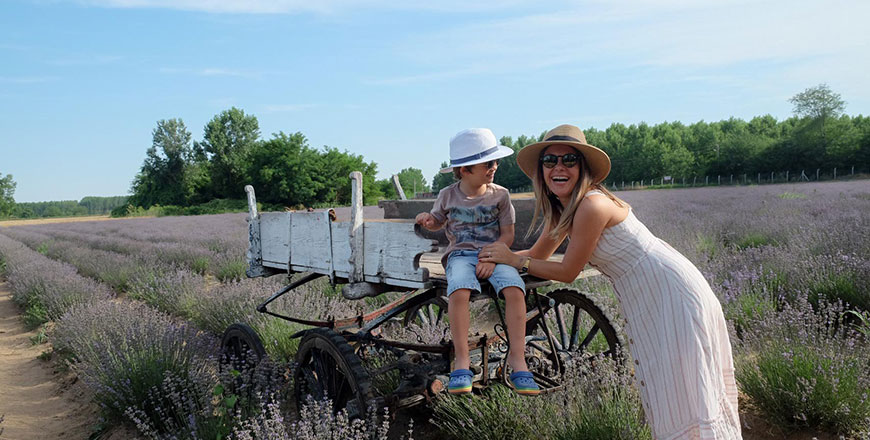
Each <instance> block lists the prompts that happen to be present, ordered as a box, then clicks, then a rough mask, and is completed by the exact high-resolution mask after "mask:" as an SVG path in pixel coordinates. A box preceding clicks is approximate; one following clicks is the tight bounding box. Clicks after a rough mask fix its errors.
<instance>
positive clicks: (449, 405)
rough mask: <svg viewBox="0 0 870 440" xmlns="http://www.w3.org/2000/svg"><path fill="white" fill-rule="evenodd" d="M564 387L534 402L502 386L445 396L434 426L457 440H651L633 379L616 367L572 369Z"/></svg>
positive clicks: (439, 402)
mask: <svg viewBox="0 0 870 440" xmlns="http://www.w3.org/2000/svg"><path fill="white" fill-rule="evenodd" d="M563 380H564V387H563V388H562V389H560V390H558V391H555V392H553V393H550V394H544V395H541V396H538V397H536V398H534V399H530V398H527V397H523V396H519V395H517V394H516V393H515V392H514V391H512V390H510V389H508V388H507V387H505V386H502V385H492V386H490V387H488V388H487V389H486V390H485V391H484V393H483V395H481V396H450V395H447V396H444V397H443V398H439V399H438V400H437V401H436V403H435V413H434V419H433V423H434V424H435V425H436V426H437V427H438V428H439V429H440V430H442V431H444V432H445V433H447V434H449V435H450V436H451V437H453V438H457V439H459V438H479V439H554V438H555V439H569V438H570V439H602V438H613V439H648V438H651V433H650V430H649V427H648V426H647V425H646V424H645V423H644V419H643V410H642V409H641V405H640V396H639V394H638V392H637V389H636V388H635V387H633V386H631V384H632V382H633V379H632V378H631V376H630V375H629V373H627V372H626V371H625V370H624V369H622V367H620V366H619V364H618V363H617V362H614V361H612V360H610V359H606V358H605V359H599V362H597V363H596V365H595V366H594V367H592V366H591V365H590V364H583V365H575V366H572V367H571V368H570V369H569V372H568V373H567V374H566V376H565V378H564V379H563Z"/></svg>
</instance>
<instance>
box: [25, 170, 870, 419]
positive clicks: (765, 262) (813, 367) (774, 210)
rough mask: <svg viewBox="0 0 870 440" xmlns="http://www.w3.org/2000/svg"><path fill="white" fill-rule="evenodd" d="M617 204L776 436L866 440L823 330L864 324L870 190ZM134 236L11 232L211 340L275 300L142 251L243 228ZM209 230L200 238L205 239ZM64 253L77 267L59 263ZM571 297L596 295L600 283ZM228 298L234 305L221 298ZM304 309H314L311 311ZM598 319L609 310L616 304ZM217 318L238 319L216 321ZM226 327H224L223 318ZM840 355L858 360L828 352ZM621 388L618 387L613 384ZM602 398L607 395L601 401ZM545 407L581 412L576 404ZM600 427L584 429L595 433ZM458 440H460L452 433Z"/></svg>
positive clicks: (462, 414)
mask: <svg viewBox="0 0 870 440" xmlns="http://www.w3.org/2000/svg"><path fill="white" fill-rule="evenodd" d="M624 197H625V198H626V199H627V200H628V201H629V202H630V203H631V204H632V206H633V208H634V210H635V211H636V213H637V215H638V216H639V217H640V218H641V220H643V221H644V222H645V223H647V225H648V226H649V227H650V229H651V230H652V231H653V232H654V233H656V234H657V235H659V236H661V237H662V238H664V239H665V240H667V241H668V242H670V243H671V244H672V245H674V247H676V248H677V249H679V250H680V251H681V252H683V253H684V254H686V255H687V256H688V257H689V258H690V259H691V260H692V261H694V262H696V263H697V264H698V265H699V267H700V268H701V269H702V271H703V272H704V273H705V274H706V275H707V277H708V279H709V280H710V281H711V284H712V285H713V286H714V289H715V290H716V291H717V293H718V294H719V295H720V298H721V299H722V302H723V304H724V306H725V310H726V314H727V316H728V318H729V320H730V321H731V322H732V323H733V324H734V327H735V329H736V332H735V335H734V344H735V349H736V353H737V366H738V370H739V371H738V377H739V379H740V385H741V387H742V389H743V391H744V393H745V394H747V395H748V396H749V397H750V400H749V401H748V402H746V403H748V404H751V405H755V406H757V407H759V408H760V410H761V411H763V412H765V413H766V415H767V417H768V418H769V419H770V420H771V421H773V422H775V423H777V424H780V425H781V426H783V427H787V428H789V427H800V426H815V427H819V428H821V429H827V430H831V431H837V432H841V433H849V432H851V433H855V432H861V431H866V430H868V429H870V428H868V425H870V419H868V417H870V401H868V398H867V393H868V391H870V373H868V371H867V368H866V367H865V368H860V367H861V365H864V366H866V365H868V362H870V359H868V350H867V347H866V339H864V338H862V337H861V336H860V335H859V334H858V333H856V332H855V331H854V329H855V328H856V324H858V325H859V324H860V320H858V319H853V320H850V321H849V322H848V323H847V325H834V324H832V323H837V322H841V321H842V316H843V312H844V311H845V309H846V308H854V309H857V310H858V311H859V312H860V311H862V310H863V311H865V310H867V309H868V302H870V299H868V298H870V295H868V292H870V290H868V285H870V263H868V261H870V216H868V215H867V214H865V213H866V212H870V211H868V208H870V185H868V184H867V183H865V182H852V183H828V184H817V185H799V186H796V185H790V186H785V185H778V186H766V187H755V188H735V189H697V190H676V191H647V192H634V193H626V194H624ZM135 222H136V223H137V224H135V225H133V224H132V223H133V222H130V224H127V222H112V224H111V225H107V224H106V223H102V224H101V223H92V224H85V223H80V224H64V225H57V226H51V227H46V226H41V227H38V228H36V227H32V228H14V229H10V230H8V232H9V233H12V234H14V235H15V236H16V238H18V239H20V240H22V241H25V242H27V243H28V244H29V245H30V246H31V247H33V248H34V249H40V250H41V251H43V252H45V253H46V254H49V255H52V256H54V257H57V258H59V259H63V260H65V261H70V262H74V261H77V262H78V263H77V264H78V270H79V272H80V273H100V272H90V270H91V269H89V266H91V265H94V263H95V262H96V261H99V260H100V258H101V257H105V259H104V261H105V262H104V263H103V264H102V265H103V266H104V267H106V268H110V267H119V266H120V267H123V266H125V265H124V264H119V261H121V260H124V258H127V259H128V261H127V263H128V264H127V267H130V268H132V269H131V273H134V274H137V273H140V272H146V273H148V271H151V272H150V275H148V276H141V275H136V276H133V277H131V278H128V279H132V280H133V281H132V282H129V283H128V285H127V286H126V287H125V288H124V289H122V290H126V291H128V292H130V293H131V295H132V296H135V297H138V298H142V299H145V300H146V301H148V302H149V303H151V304H154V305H157V306H159V307H161V308H162V309H163V310H166V311H169V312H171V313H173V314H175V315H179V316H184V317H187V318H189V319H191V320H193V321H194V322H197V323H201V324H200V325H201V326H202V327H204V328H209V329H211V331H213V332H219V331H221V329H222V328H223V327H225V325H226V324H227V323H228V322H231V320H233V319H237V320H238V319H242V320H245V319H256V318H254V317H250V316H246V315H245V314H248V315H249V314H250V312H251V311H252V310H253V303H255V302H256V301H257V300H260V299H262V298H263V297H264V295H265V294H268V293H269V292H271V291H273V290H275V287H276V286H277V285H276V284H269V282H268V281H267V282H265V283H263V282H261V283H262V284H263V285H262V286H261V288H259V289H258V288H257V284H256V282H253V281H251V280H248V281H245V282H243V283H228V284H226V285H222V286H218V287H216V288H214V289H208V288H207V287H208V285H209V282H208V278H210V275H214V272H213V271H210V270H203V269H201V267H202V265H199V266H198V265H197V264H190V263H189V262H196V261H197V260H196V258H195V257H190V258H176V259H174V260H173V259H171V258H168V257H167V256H166V255H171V254H168V253H163V254H159V253H158V252H157V250H151V249H156V248H155V247H157V248H159V249H165V248H172V249H189V250H188V251H186V252H185V251H180V253H181V254H188V255H203V252H225V253H226V254H227V255H233V253H234V252H235V253H237V254H236V255H239V256H240V255H243V253H244V247H245V245H246V243H245V238H246V236H245V231H246V227H245V224H244V217H243V216H242V215H226V216H207V217H196V218H174V219H166V218H164V219H151V220H143V219H140V220H135ZM206 228H209V229H211V233H208V232H204V230H205V229H206ZM214 237H220V239H216V238H214ZM137 246H139V247H137ZM233 246H235V247H233ZM73 248H74V249H80V250H79V251H76V252H82V254H80V255H76V254H75V253H74V252H73V251H71V250H69V249H73ZM81 249H85V250H81ZM86 249H91V250H90V251H87V250H86ZM113 259H114V263H113ZM169 260H172V261H175V262H176V263H179V264H181V265H183V267H182V268H178V267H175V266H171V265H169V266H168V267H169V268H168V269H167V268H166V267H167V265H166V262H167V261H169ZM143 268H144V269H143ZM146 269H147V270H146ZM137 271H138V272H137ZM111 272H112V269H107V270H105V271H104V272H102V273H104V275H96V278H98V279H103V280H106V281H107V282H109V283H112V280H113V279H117V278H119V277H118V276H113V275H111ZM201 273H204V274H206V277H203V276H202V275H200V274H201ZM92 276H93V275H92ZM112 284H113V285H116V286H123V284H120V283H112ZM582 287H584V288H587V289H595V290H606V289H607V286H606V285H603V284H597V283H591V284H584V285H583V286H582ZM234 289H235V291H236V292H237V294H233V293H230V292H231V291H234ZM211 297H215V298H211ZM210 298H211V299H210ZM296 298H304V300H301V301H299V302H297V303H295V304H288V305H287V306H286V307H287V308H288V309H289V310H296V311H294V313H296V314H298V313H299V310H305V311H306V313H307V312H308V311H311V312H321V313H322V312H323V311H324V310H329V311H330V312H331V314H333V315H342V314H343V313H342V311H348V312H352V310H351V309H350V308H348V304H346V303H343V302H341V301H336V302H333V303H330V304H326V303H322V302H318V299H320V300H322V299H323V298H324V295H320V294H319V293H316V292H310V293H307V294H301V295H298V296H296ZM840 300H842V301H843V303H841V302H839V301H840ZM312 301H314V302H316V304H315V306H314V307H308V306H310V305H311V304H312ZM845 303H848V305H846V304H845ZM203 304H212V305H214V306H213V307H209V306H203ZM194 305H195V306H194ZM609 308H613V309H614V310H617V307H616V305H615V304H613V303H611V304H609ZM227 310H235V311H236V312H229V313H224V312H225V311H227ZM336 310H340V311H338V312H336ZM227 315H231V317H229V318H227V319H221V318H220V317H222V316H227ZM213 317H217V318H213ZM208 322H211V324H208ZM267 322H268V323H269V324H266V322H263V323H262V324H260V327H262V328H260V329H258V332H260V334H261V335H264V336H265V339H266V340H267V345H272V346H276V347H277V346H280V345H282V344H281V343H280V334H288V332H287V330H288V329H283V328H281V329H277V331H274V332H273V334H274V336H270V332H269V330H268V328H267V327H269V326H270V325H275V324H276V322H275V321H274V320H270V321H267ZM843 346H846V347H849V346H854V347H855V348H856V350H854V351H848V352H847V351H843V350H838V348H840V347H843ZM294 348H295V347H292V346H287V347H283V349H282V350H280V351H281V352H283V353H282V354H283V355H284V356H286V355H288V354H290V353H291V352H292V350H293V349H294ZM853 373H854V374H853ZM620 380H622V379H620V378H619V377H618V375H617V377H615V378H614V379H613V380H612V382H614V383H618V382H619V381H620ZM592 391H594V390H592ZM592 391H590V392H592ZM609 392H611V394H612V389H611V391H609ZM497 393H498V392H494V393H493V396H492V397H493V399H501V400H502V401H501V403H502V404H503V403H505V402H504V401H503V400H504V399H503V398H504V396H500V395H498V394H497ZM619 401H620V402H622V403H623V404H624V405H623V406H622V407H621V408H625V407H628V408H629V409H632V408H633V412H632V414H634V416H632V417H634V418H631V417H629V419H631V420H639V418H638V417H637V413H638V412H639V405H636V390H634V389H631V393H629V395H627V396H622V398H621V400H619ZM473 402H476V401H473ZM482 404H483V403H482ZM486 405H489V404H486ZM508 406H509V405H508ZM526 406H527V405H526ZM555 407H561V408H573V409H576V408H579V407H578V404H574V405H573V406H572V405H568V406H566V405H561V406H560V405H556V406H555ZM487 408H490V410H488V411H481V410H480V409H481V408H477V407H475V406H474V404H470V406H469V405H466V402H457V401H446V402H445V403H444V404H441V405H439V406H438V407H437V408H436V411H437V412H436V423H437V424H439V426H441V427H442V428H444V429H445V430H446V431H448V432H462V430H464V429H467V425H468V424H469V423H472V424H474V423H477V426H488V423H486V422H487V420H490V419H491V418H492V417H493V415H494V414H495V415H497V414H500V412H498V411H492V410H491V408H492V406H487ZM583 409H584V411H578V412H577V414H578V415H577V418H578V419H582V417H581V416H580V415H579V414H586V413H589V414H595V411H594V410H595V408H592V410H593V411H588V409H589V408H583ZM629 412H631V411H629ZM604 419H606V418H602V417H597V419H595V420H597V422H599V423H600V422H601V420H604ZM625 419H626V416H624V415H623V416H622V417H621V418H620V417H616V418H615V420H616V421H615V424H616V425H618V426H633V425H632V424H631V422H630V421H627V420H625ZM457 420H458V421H459V422H455V421H457ZM523 420H526V419H525V418H520V420H519V421H518V422H517V423H519V424H520V425H522V426H520V425H517V426H511V425H510V424H504V419H501V420H500V421H499V420H494V419H493V420H490V421H491V422H493V423H495V424H496V425H498V426H501V427H503V428H504V429H505V430H507V431H509V432H516V433H520V432H528V431H529V426H526V425H523V423H525V422H523ZM535 420H538V421H539V422H540V421H542V420H547V419H546V418H543V419H542V418H541V417H537V418H536V419H535ZM550 420H551V421H553V419H552V418H550ZM554 423H555V422H554ZM555 424H557V425H558V423H555ZM459 428H461V429H462V430H459V431H454V429H459ZM586 430H588V428H587V429H586ZM482 431H486V430H482ZM499 432H501V431H499ZM539 432H540V431H539Z"/></svg>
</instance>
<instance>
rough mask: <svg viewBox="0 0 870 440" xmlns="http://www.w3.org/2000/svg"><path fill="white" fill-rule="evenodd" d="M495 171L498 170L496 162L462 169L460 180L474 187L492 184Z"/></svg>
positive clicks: (492, 161)
mask: <svg viewBox="0 0 870 440" xmlns="http://www.w3.org/2000/svg"><path fill="white" fill-rule="evenodd" d="M496 170H498V160H491V161H489V162H484V163H479V164H476V165H471V166H470V167H464V168H463V170H462V180H466V181H467V182H468V183H469V184H471V185H475V186H480V185H486V184H488V183H492V181H493V179H494V178H495V171H496Z"/></svg>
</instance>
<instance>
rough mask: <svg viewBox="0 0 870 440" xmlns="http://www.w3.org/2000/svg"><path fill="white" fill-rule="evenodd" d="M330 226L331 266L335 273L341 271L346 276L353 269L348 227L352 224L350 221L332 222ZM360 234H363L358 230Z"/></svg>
mask: <svg viewBox="0 0 870 440" xmlns="http://www.w3.org/2000/svg"><path fill="white" fill-rule="evenodd" d="M331 226H332V258H333V262H332V266H333V267H334V268H335V272H336V275H338V273H339V272H341V273H342V276H346V275H347V274H350V273H351V272H352V271H353V264H352V263H351V254H352V251H351V246H350V229H351V227H352V226H353V225H352V224H351V222H334V223H332V224H331ZM360 234H363V232H362V231H360Z"/></svg>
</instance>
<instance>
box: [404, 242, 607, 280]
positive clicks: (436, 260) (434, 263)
mask: <svg viewBox="0 0 870 440" xmlns="http://www.w3.org/2000/svg"><path fill="white" fill-rule="evenodd" d="M442 255H444V249H439V251H438V252H430V253H425V254H423V256H422V257H420V267H425V268H426V269H429V277H430V278H433V279H442V280H443V279H446V274H445V273H444V266H442V265H441V256H442ZM563 257H564V255H563V254H555V255H553V256H551V257H550V258H548V259H547V261H562V258H563ZM598 275H601V272H599V271H598V270H596V269H593V268H587V269H584V270H582V271H581V272H580V273H579V274H578V275H577V278H576V279H575V281H576V280H579V279H582V278H589V277H594V276H598Z"/></svg>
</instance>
